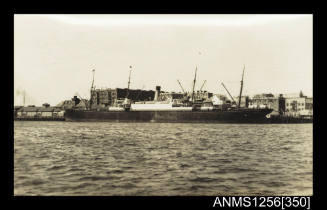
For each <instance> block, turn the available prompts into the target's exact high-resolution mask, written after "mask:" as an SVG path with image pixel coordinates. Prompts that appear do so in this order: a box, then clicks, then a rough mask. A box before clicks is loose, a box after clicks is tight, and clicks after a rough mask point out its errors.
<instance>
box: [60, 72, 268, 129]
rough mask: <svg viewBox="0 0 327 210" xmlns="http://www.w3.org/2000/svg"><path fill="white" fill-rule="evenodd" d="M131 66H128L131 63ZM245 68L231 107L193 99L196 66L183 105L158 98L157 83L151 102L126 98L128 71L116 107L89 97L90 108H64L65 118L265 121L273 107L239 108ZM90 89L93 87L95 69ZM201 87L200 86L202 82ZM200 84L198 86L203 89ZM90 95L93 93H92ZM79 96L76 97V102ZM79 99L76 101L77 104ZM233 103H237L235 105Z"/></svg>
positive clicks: (149, 120)
mask: <svg viewBox="0 0 327 210" xmlns="http://www.w3.org/2000/svg"><path fill="white" fill-rule="evenodd" d="M130 67H131V66H130ZM244 69H245V67H244V68H243V73H242V80H241V88H240V94H239V101H238V104H237V103H236V101H235V100H234V99H233V97H232V96H231V95H230V93H229V92H228V90H227V88H226V87H225V86H224V85H223V86H224V88H225V89H226V91H227V92H228V94H229V95H230V97H231V98H232V100H233V102H234V104H233V105H230V106H226V105H221V106H213V105H212V106H205V103H203V101H196V100H195V97H194V86H195V83H196V74H197V67H196V69H195V76H194V81H193V89H192V97H191V98H190V100H189V101H185V103H184V104H182V105H179V106H176V104H174V103H173V102H172V101H170V102H168V103H165V102H161V101H158V96H159V94H160V86H157V87H156V91H155V96H154V101H152V102H133V101H132V100H131V99H129V97H128V95H129V92H128V90H129V88H130V77H131V69H130V72H129V79H128V87H127V94H126V97H125V100H124V101H123V103H122V104H120V105H119V106H109V107H107V108H105V109H101V110H99V109H92V96H91V97H90V104H89V107H87V108H86V109H77V108H74V107H73V108H70V109H67V110H65V114H64V117H65V120H66V121H79V122H81V121H89V122H159V123H160V122H163V123H268V122H269V120H268V118H267V116H268V115H269V113H271V112H272V111H273V110H272V109H270V108H257V109H255V108H247V107H241V106H240V105H241V96H242V89H243V78H244ZM92 71H93V80H92V85H91V90H94V71H95V70H92ZM202 87H203V85H202ZM202 87H201V88H202ZM91 94H92V92H91ZM77 100H78V98H76V96H75V101H77ZM77 103H78V102H76V104H77ZM235 105H236V106H235Z"/></svg>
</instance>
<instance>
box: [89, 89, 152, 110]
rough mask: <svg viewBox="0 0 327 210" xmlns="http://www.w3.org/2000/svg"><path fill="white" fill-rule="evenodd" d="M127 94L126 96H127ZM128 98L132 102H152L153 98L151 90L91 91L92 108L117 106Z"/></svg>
mask: <svg viewBox="0 0 327 210" xmlns="http://www.w3.org/2000/svg"><path fill="white" fill-rule="evenodd" d="M127 94H128V95H127ZM126 97H128V98H129V99H131V100H132V101H152V100H154V97H155V91H153V90H140V89H136V90H133V89H127V88H114V89H111V88H107V89H95V90H92V91H91V101H92V105H91V106H92V107H107V106H117V105H119V104H120V103H122V101H124V99H125V98H126Z"/></svg>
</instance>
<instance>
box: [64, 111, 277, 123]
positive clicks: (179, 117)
mask: <svg viewBox="0 0 327 210" xmlns="http://www.w3.org/2000/svg"><path fill="white" fill-rule="evenodd" d="M271 112H272V109H237V110H228V111H222V110H215V111H92V110H74V109H69V110H66V111H65V120H66V121H87V122H88V121H94V122H169V123H170V122H176V123H187V122H190V123H267V122H268V121H267V117H266V115H267V114H269V113H271Z"/></svg>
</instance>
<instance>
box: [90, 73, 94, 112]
mask: <svg viewBox="0 0 327 210" xmlns="http://www.w3.org/2000/svg"><path fill="white" fill-rule="evenodd" d="M92 74H93V79H92V85H91V90H90V108H91V106H92V103H93V100H92V91H93V90H94V75H95V69H93V70H92Z"/></svg>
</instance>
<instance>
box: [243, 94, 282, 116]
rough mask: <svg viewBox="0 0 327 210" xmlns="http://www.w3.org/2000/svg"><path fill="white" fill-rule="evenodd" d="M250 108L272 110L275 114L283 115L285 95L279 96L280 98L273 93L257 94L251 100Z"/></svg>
mask: <svg viewBox="0 0 327 210" xmlns="http://www.w3.org/2000/svg"><path fill="white" fill-rule="evenodd" d="M249 108H271V109H273V110H274V111H273V113H274V114H283V113H284V112H285V98H284V96H283V94H279V96H278V97H276V96H275V95H273V94H271V93H262V94H256V95H254V96H253V97H252V98H251V99H250V101H249Z"/></svg>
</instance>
